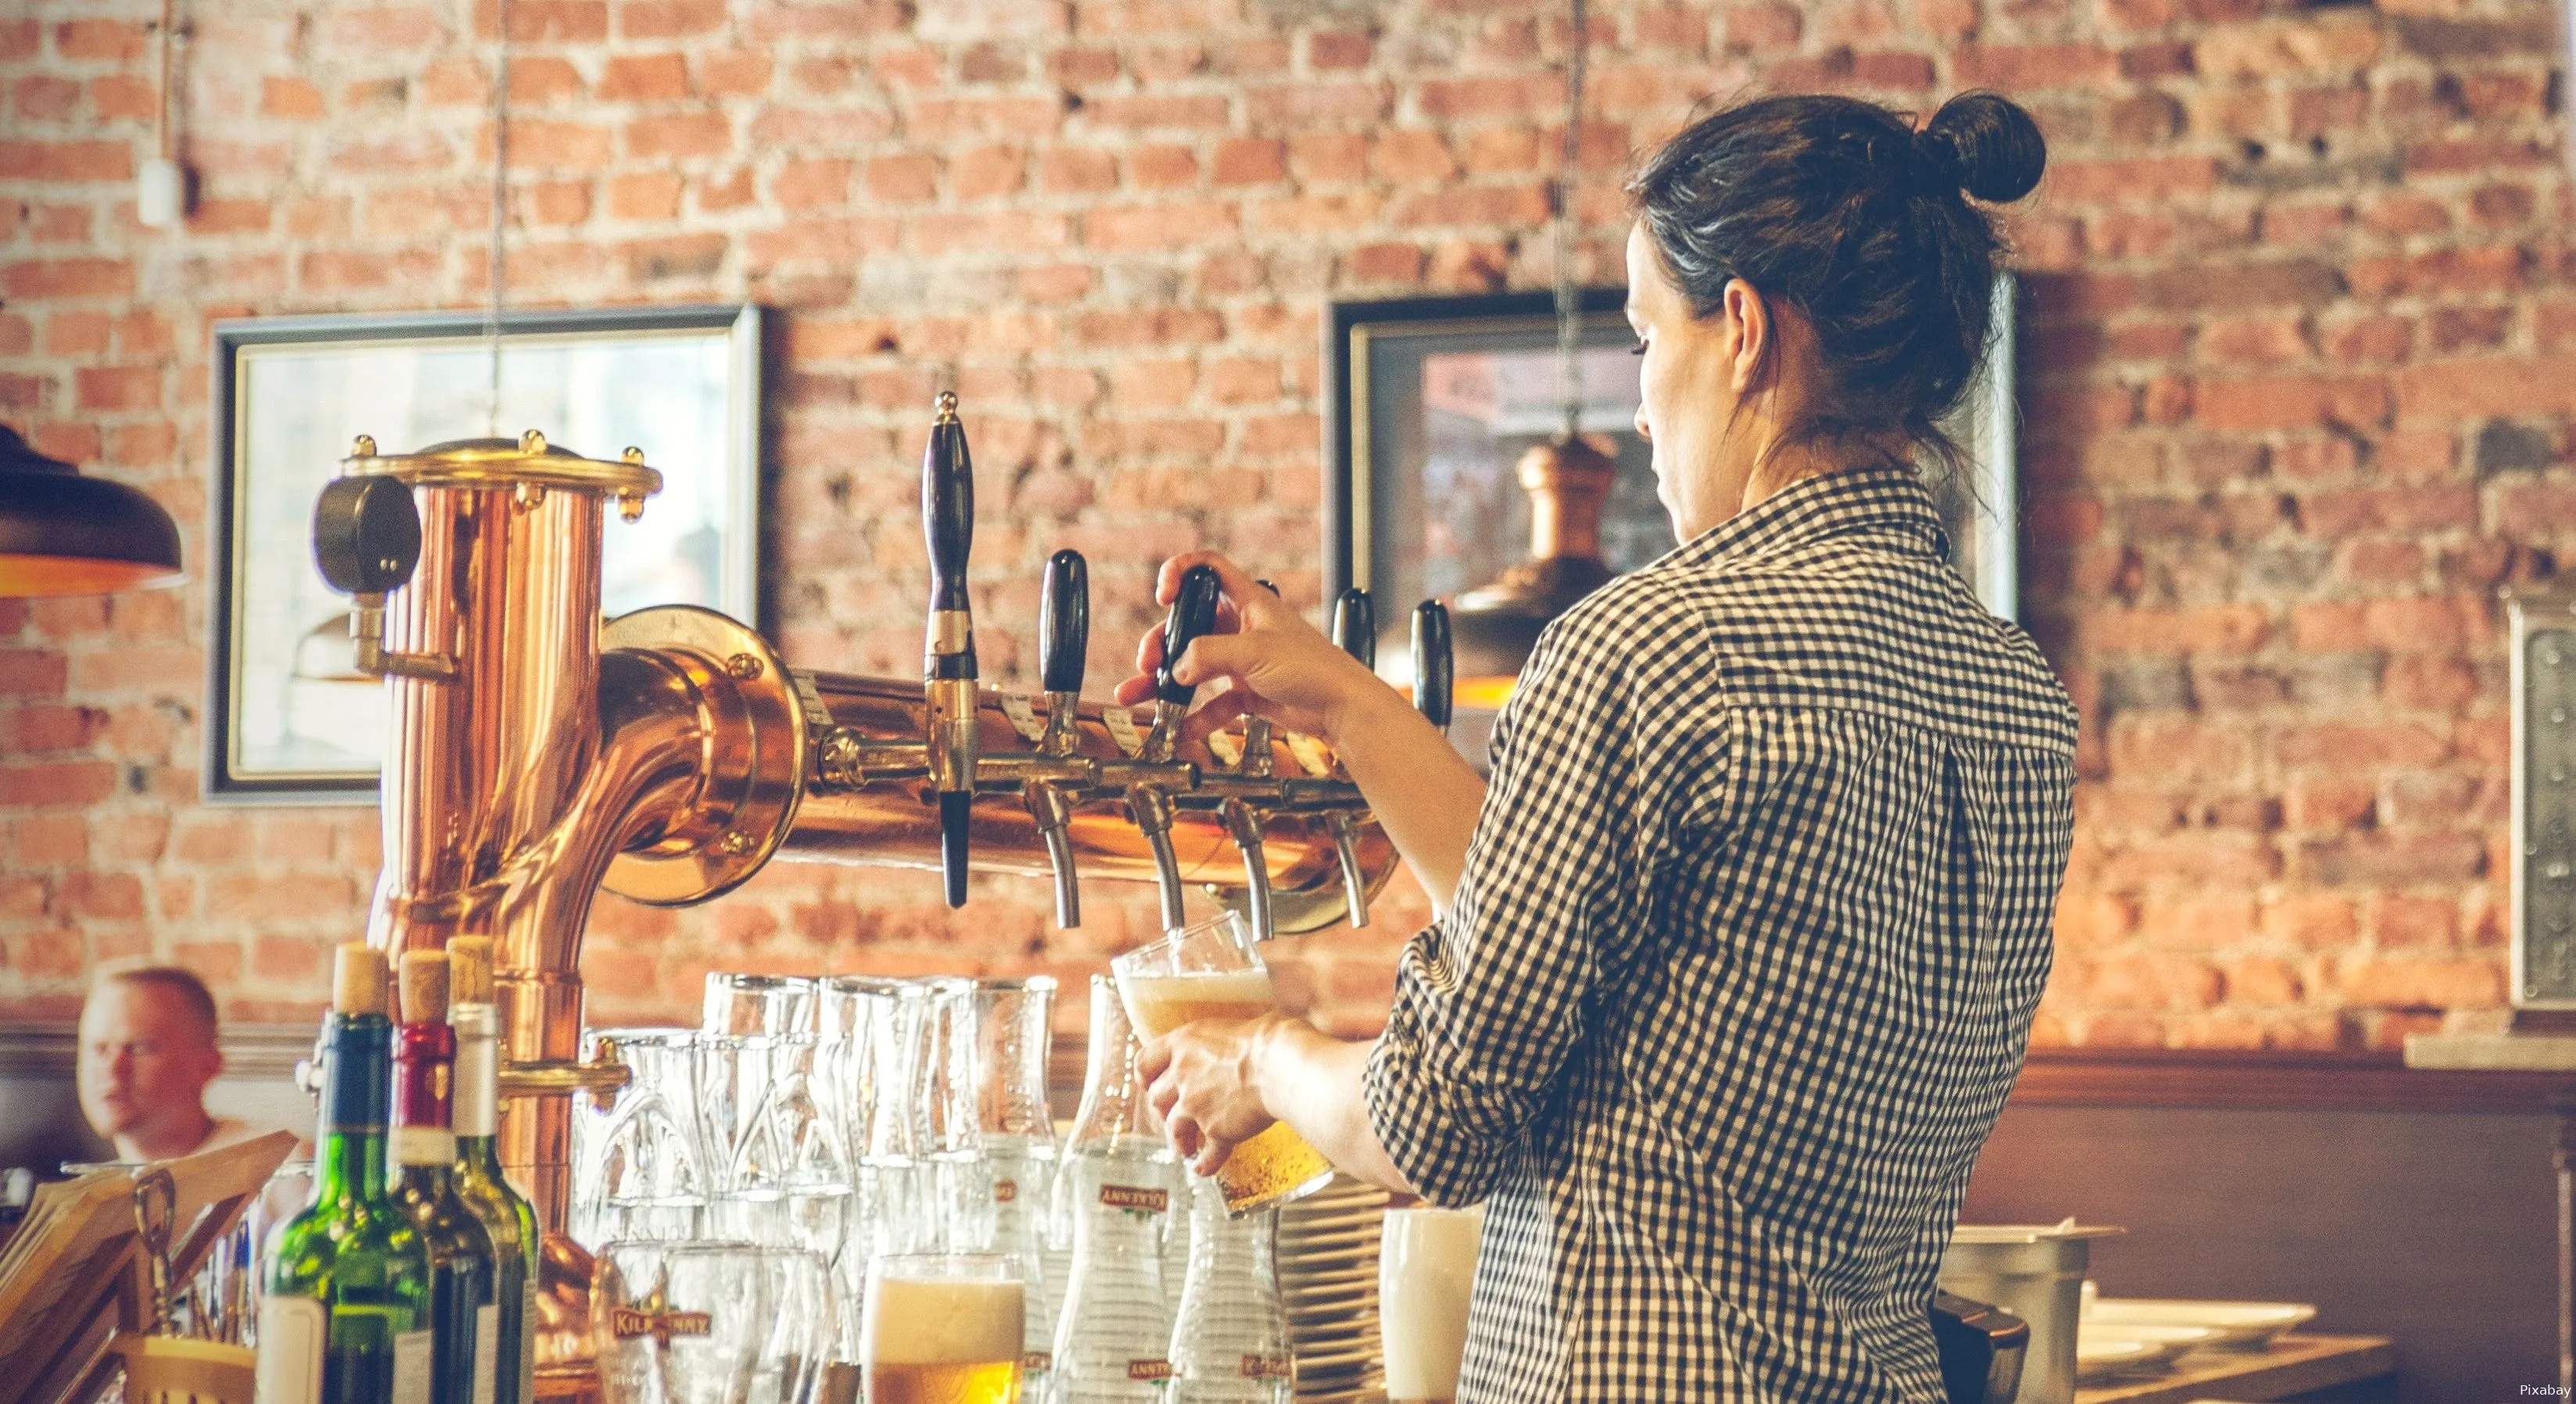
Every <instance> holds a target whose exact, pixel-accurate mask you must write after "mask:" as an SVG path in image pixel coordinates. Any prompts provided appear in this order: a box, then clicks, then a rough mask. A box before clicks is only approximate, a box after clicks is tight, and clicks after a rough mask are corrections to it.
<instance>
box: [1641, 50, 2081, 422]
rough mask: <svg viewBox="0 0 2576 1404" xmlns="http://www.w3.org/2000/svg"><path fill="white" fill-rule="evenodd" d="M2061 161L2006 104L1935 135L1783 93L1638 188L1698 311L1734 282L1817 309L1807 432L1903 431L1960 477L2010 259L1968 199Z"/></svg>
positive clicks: (1993, 197)
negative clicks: (1970, 411)
mask: <svg viewBox="0 0 2576 1404" xmlns="http://www.w3.org/2000/svg"><path fill="white" fill-rule="evenodd" d="M2047 160H2048V148H2047V144H2046V143H2045V142H2043V141H2042V140H2041V139H2040V135H2039V128H2038V126H2037V125H2036V124H2034V123H2033V122H2032V121H2031V119H2030V114H2029V113H2027V112H2024V111H2023V110H2022V109H2021V108H2020V107H2019V106H2018V105H2016V104H2014V103H2013V102H2011V101H2009V100H2007V99H2005V98H2003V97H2000V96H1998V95H1996V94H1994V93H1985V92H1973V93H1961V94H1960V95H1959V96H1957V97H1954V98H1952V99H1950V100H1949V101H1948V102H1946V103H1944V104H1942V105H1941V110H1940V111H1939V112H1936V113H1934V114H1933V116H1932V120H1931V122H1930V123H1928V124H1927V125H1925V127H1924V128H1923V130H1922V131H1920V132H1917V131H1915V130H1914V128H1913V126H1912V125H1911V124H1910V123H1909V122H1908V121H1907V119H1906V118H1905V117H1903V116H1901V115H1899V114H1897V113H1895V112H1892V111H1889V110H1888V109H1887V108H1884V107H1881V106H1879V105H1878V104H1876V103H1871V102H1863V101H1860V100H1858V99H1856V98H1845V97H1828V96H1823V95H1813V96H1788V97H1768V98H1758V99H1755V100H1753V101H1750V102H1745V103H1741V104H1739V105H1737V106H1734V107H1730V108H1728V109H1726V110H1725V111H1723V112H1718V113H1715V114H1713V115H1711V116H1708V117H1705V118H1702V119H1701V120H1699V121H1698V122H1695V123H1693V124H1692V125H1691V126H1690V127H1689V128H1688V129H1687V130H1685V131H1684V132H1682V133H1681V134H1680V135H1679V136H1676V137H1674V138H1673V139H1672V140H1671V141H1669V142H1667V143H1665V144H1664V146H1663V148H1662V149H1661V150H1658V151H1657V152H1655V154H1654V155H1653V156H1652V157H1650V158H1648V159H1647V161H1646V164H1645V167H1644V169H1643V170H1641V171H1639V172H1638V174H1637V177H1636V179H1635V180H1634V181H1632V182H1630V184H1629V187H1628V188H1629V191H1630V193H1631V194H1632V195H1633V196H1634V197H1635V199H1636V203H1637V209H1638V214H1639V217H1640V218H1641V219H1642V220H1643V221H1644V223H1645V226H1646V230H1647V233H1648V235H1649V236H1650V237H1652V238H1653V240H1654V241H1655V247H1656V250H1657V251H1658V252H1659V253H1660V254H1661V255H1662V256H1663V261H1664V268H1665V270H1666V271H1667V272H1669V273H1670V274H1671V276H1672V279H1673V281H1674V283H1675V285H1676V286H1678V287H1679V288H1680V290H1681V292H1682V296H1683V297H1684V298H1685V299H1686V300H1687V301H1688V303H1689V304H1690V308H1691V313H1692V315H1694V316H1699V317H1705V316H1708V315H1710V314H1711V313H1713V312H1715V311H1716V310H1717V309H1718V307H1719V306H1720V305H1721V303H1722V302H1723V300H1724V297H1725V292H1726V285H1727V283H1728V281H1729V280H1731V279H1735V278H1742V279H1744V280H1745V281H1746V282H1748V283H1750V284H1752V285H1753V287H1754V288H1755V290H1757V291H1759V292H1761V293H1762V294H1764V295H1765V296H1766V297H1773V298H1781V299H1785V300H1786V301H1788V302H1789V303H1790V304H1791V305H1793V306H1795V307H1796V308H1798V310H1799V311H1801V312H1802V313H1804V314H1805V316H1806V320H1807V323H1808V325H1809V326H1811V327H1812V328H1813V329H1814V331H1815V340H1816V351H1817V359H1818V360H1819V362H1820V363H1821V366H1820V369H1821V370H1822V371H1823V372H1824V374H1825V376H1826V378H1827V384H1826V386H1825V391H1826V393H1825V395H1824V396H1823V398H1824V399H1825V400H1826V401H1827V402H1828V404H1829V406H1830V407H1829V408H1824V409H1820V411H1819V412H1817V413H1815V414H1812V415H1810V416H1809V417H1808V419H1807V421H1806V422H1805V423H1803V424H1800V425H1797V426H1793V435H1794V436H1795V437H1799V438H1804V439H1808V440H1826V441H1834V440H1844V439H1862V440H1870V439H1876V440H1882V441H1884V440H1888V439H1890V438H1895V437H1900V436H1901V439H1902V441H1904V442H1907V443H1911V444H1914V445H1917V446H1919V447H1920V448H1921V449H1923V450H1925V451H1928V452H1929V453H1930V454H1931V455H1932V456H1933V457H1934V458H1935V459H1937V460H1939V462H1940V465H1941V466H1942V467H1944V468H1954V467H1955V466H1956V465H1957V461H1958V449H1957V447H1956V446H1955V445H1953V444H1952V443H1951V442H1950V441H1949V438H1948V436H1946V435H1944V434H1943V433H1942V432H1941V429H1940V425H1939V420H1940V419H1941V417H1942V416H1943V415H1945V414H1947V413H1948V412H1949V411H1950V409H1951V408H1952V407H1953V406H1955V405H1957V404H1958V402H1959V397H1960V396H1961V395H1962V394H1964V393H1965V392H1966V390H1967V388H1968V383H1969V380H1970V378H1971V377H1973V376H1974V375H1975V374H1976V370H1977V366H1978V364H1979V362H1980V360H1981V359H1982V358H1983V356H1984V354H1985V349H1986V339H1987V336H1988V333H1989V331H1990V329H1991V325H1992V321H1993V311H1992V309H1993V298H1994V284H1995V267H1996V263H1997V261H1998V259H1999V256H2000V254H2001V243H2000V241H1999V240H1998V239H1997V238H1996V236H1995V227H1994V222H1993V220H1992V219H1991V217H1989V216H1988V214H1987V213H1986V212H1985V211H1984V210H1982V209H1979V208H1978V207H1976V206H1975V205H1971V204H1970V203H1968V200H1967V198H1966V197H1968V196H1974V197H1976V198H1977V199H1979V200H1984V201H2005V200H2018V199H2020V198H2021V197H2022V196H2024V195H2027V194H2029V193H2030V191H2031V188H2032V187H2034V186H2036V185H2038V184H2039V175H2040V169H2041V167H2043V166H2044V165H2046V164H2047ZM1773 344H1774V346H1775V347H1776V345H1777V341H1776V339H1775V341H1774V343H1773Z"/></svg>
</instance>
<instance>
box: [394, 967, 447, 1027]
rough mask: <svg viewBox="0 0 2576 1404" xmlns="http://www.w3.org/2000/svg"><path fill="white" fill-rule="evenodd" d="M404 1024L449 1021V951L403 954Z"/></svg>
mask: <svg viewBox="0 0 2576 1404" xmlns="http://www.w3.org/2000/svg"><path fill="white" fill-rule="evenodd" d="M402 1021H403V1022H404V1023H406V1024H444V1023H446V1022H447V952H445V951H405V952H403V954H402Z"/></svg>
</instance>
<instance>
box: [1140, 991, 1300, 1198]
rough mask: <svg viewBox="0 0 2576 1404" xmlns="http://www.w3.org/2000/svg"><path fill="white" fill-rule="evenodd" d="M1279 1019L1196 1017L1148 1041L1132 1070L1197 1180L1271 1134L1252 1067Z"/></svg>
mask: <svg viewBox="0 0 2576 1404" xmlns="http://www.w3.org/2000/svg"><path fill="white" fill-rule="evenodd" d="M1288 1022H1290V1021H1289V1019H1288V1018H1287V1016H1285V1015H1281V1014H1259V1015H1255V1016H1253V1017H1252V1018H1249V1019H1195V1020H1192V1021H1191V1022H1189V1023H1186V1024H1183V1025H1181V1026H1180V1027H1179V1028H1177V1029H1174V1030H1173V1031H1172V1032H1171V1033H1169V1034H1167V1035H1165V1036H1163V1037H1161V1038H1157V1039H1154V1040H1152V1041H1150V1042H1148V1043H1147V1044H1146V1045H1145V1047H1144V1050H1143V1051H1142V1052H1141V1053H1140V1054H1139V1055H1138V1057H1137V1060H1136V1071H1137V1073H1138V1074H1139V1075H1141V1076H1142V1077H1144V1078H1145V1080H1146V1081H1147V1083H1149V1084H1150V1089H1149V1091H1148V1093H1147V1095H1148V1097H1150V1098H1151V1100H1152V1101H1153V1104H1154V1111H1155V1112H1156V1113H1157V1114H1158V1115H1160V1116H1161V1117H1162V1118H1163V1126H1164V1129H1165V1130H1166V1131H1167V1132H1168V1133H1169V1134H1170V1136H1171V1138H1172V1149H1174V1150H1175V1151H1178V1152H1179V1153H1180V1154H1181V1156H1182V1158H1183V1159H1186V1160H1187V1161H1189V1162H1190V1168H1191V1169H1193V1170H1195V1171H1197V1172H1198V1173H1199V1174H1202V1175H1213V1174H1215V1173H1216V1170H1217V1167H1218V1166H1220V1165H1223V1164H1225V1159H1226V1157H1227V1156H1228V1155H1230V1154H1232V1153H1233V1151H1234V1148H1235V1147H1236V1146H1239V1145H1241V1144H1243V1143H1244V1142H1245V1141H1248V1140H1251V1139H1252V1138H1253V1137H1255V1136H1258V1135H1260V1134H1261V1133H1262V1132H1264V1131H1267V1130H1269V1129H1270V1126H1271V1123H1272V1121H1273V1120H1275V1118H1273V1117H1272V1116H1271V1114H1270V1109H1269V1107H1268V1106H1266V1105H1264V1104H1263V1102H1262V1100H1261V1089H1260V1077H1259V1072H1258V1067H1257V1061H1258V1058H1259V1055H1260V1048H1261V1040H1262V1038H1263V1037H1264V1036H1265V1035H1266V1034H1268V1033H1269V1032H1270V1031H1272V1030H1273V1029H1275V1028H1278V1027H1280V1026H1282V1025H1285V1024H1287V1023H1288Z"/></svg>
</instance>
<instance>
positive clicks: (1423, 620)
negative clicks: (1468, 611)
mask: <svg viewBox="0 0 2576 1404" xmlns="http://www.w3.org/2000/svg"><path fill="white" fill-rule="evenodd" d="M1451 669H1452V664H1451V660H1450V656H1449V609H1448V606H1446V605H1443V604H1442V603H1440V602H1439V601H1438V600H1424V601H1423V602H1422V603H1420V604H1418V605H1415V606H1414V607H1413V705H1414V708H1415V710H1417V711H1419V712H1421V713H1422V715H1424V716H1426V717H1429V718H1430V719H1431V724H1432V725H1433V726H1436V727H1439V728H1440V729H1442V730H1443V731H1446V730H1447V729H1448V728H1449V694H1450V685H1451V683H1452V682H1453V681H1454V678H1453V674H1452V671H1451Z"/></svg>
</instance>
